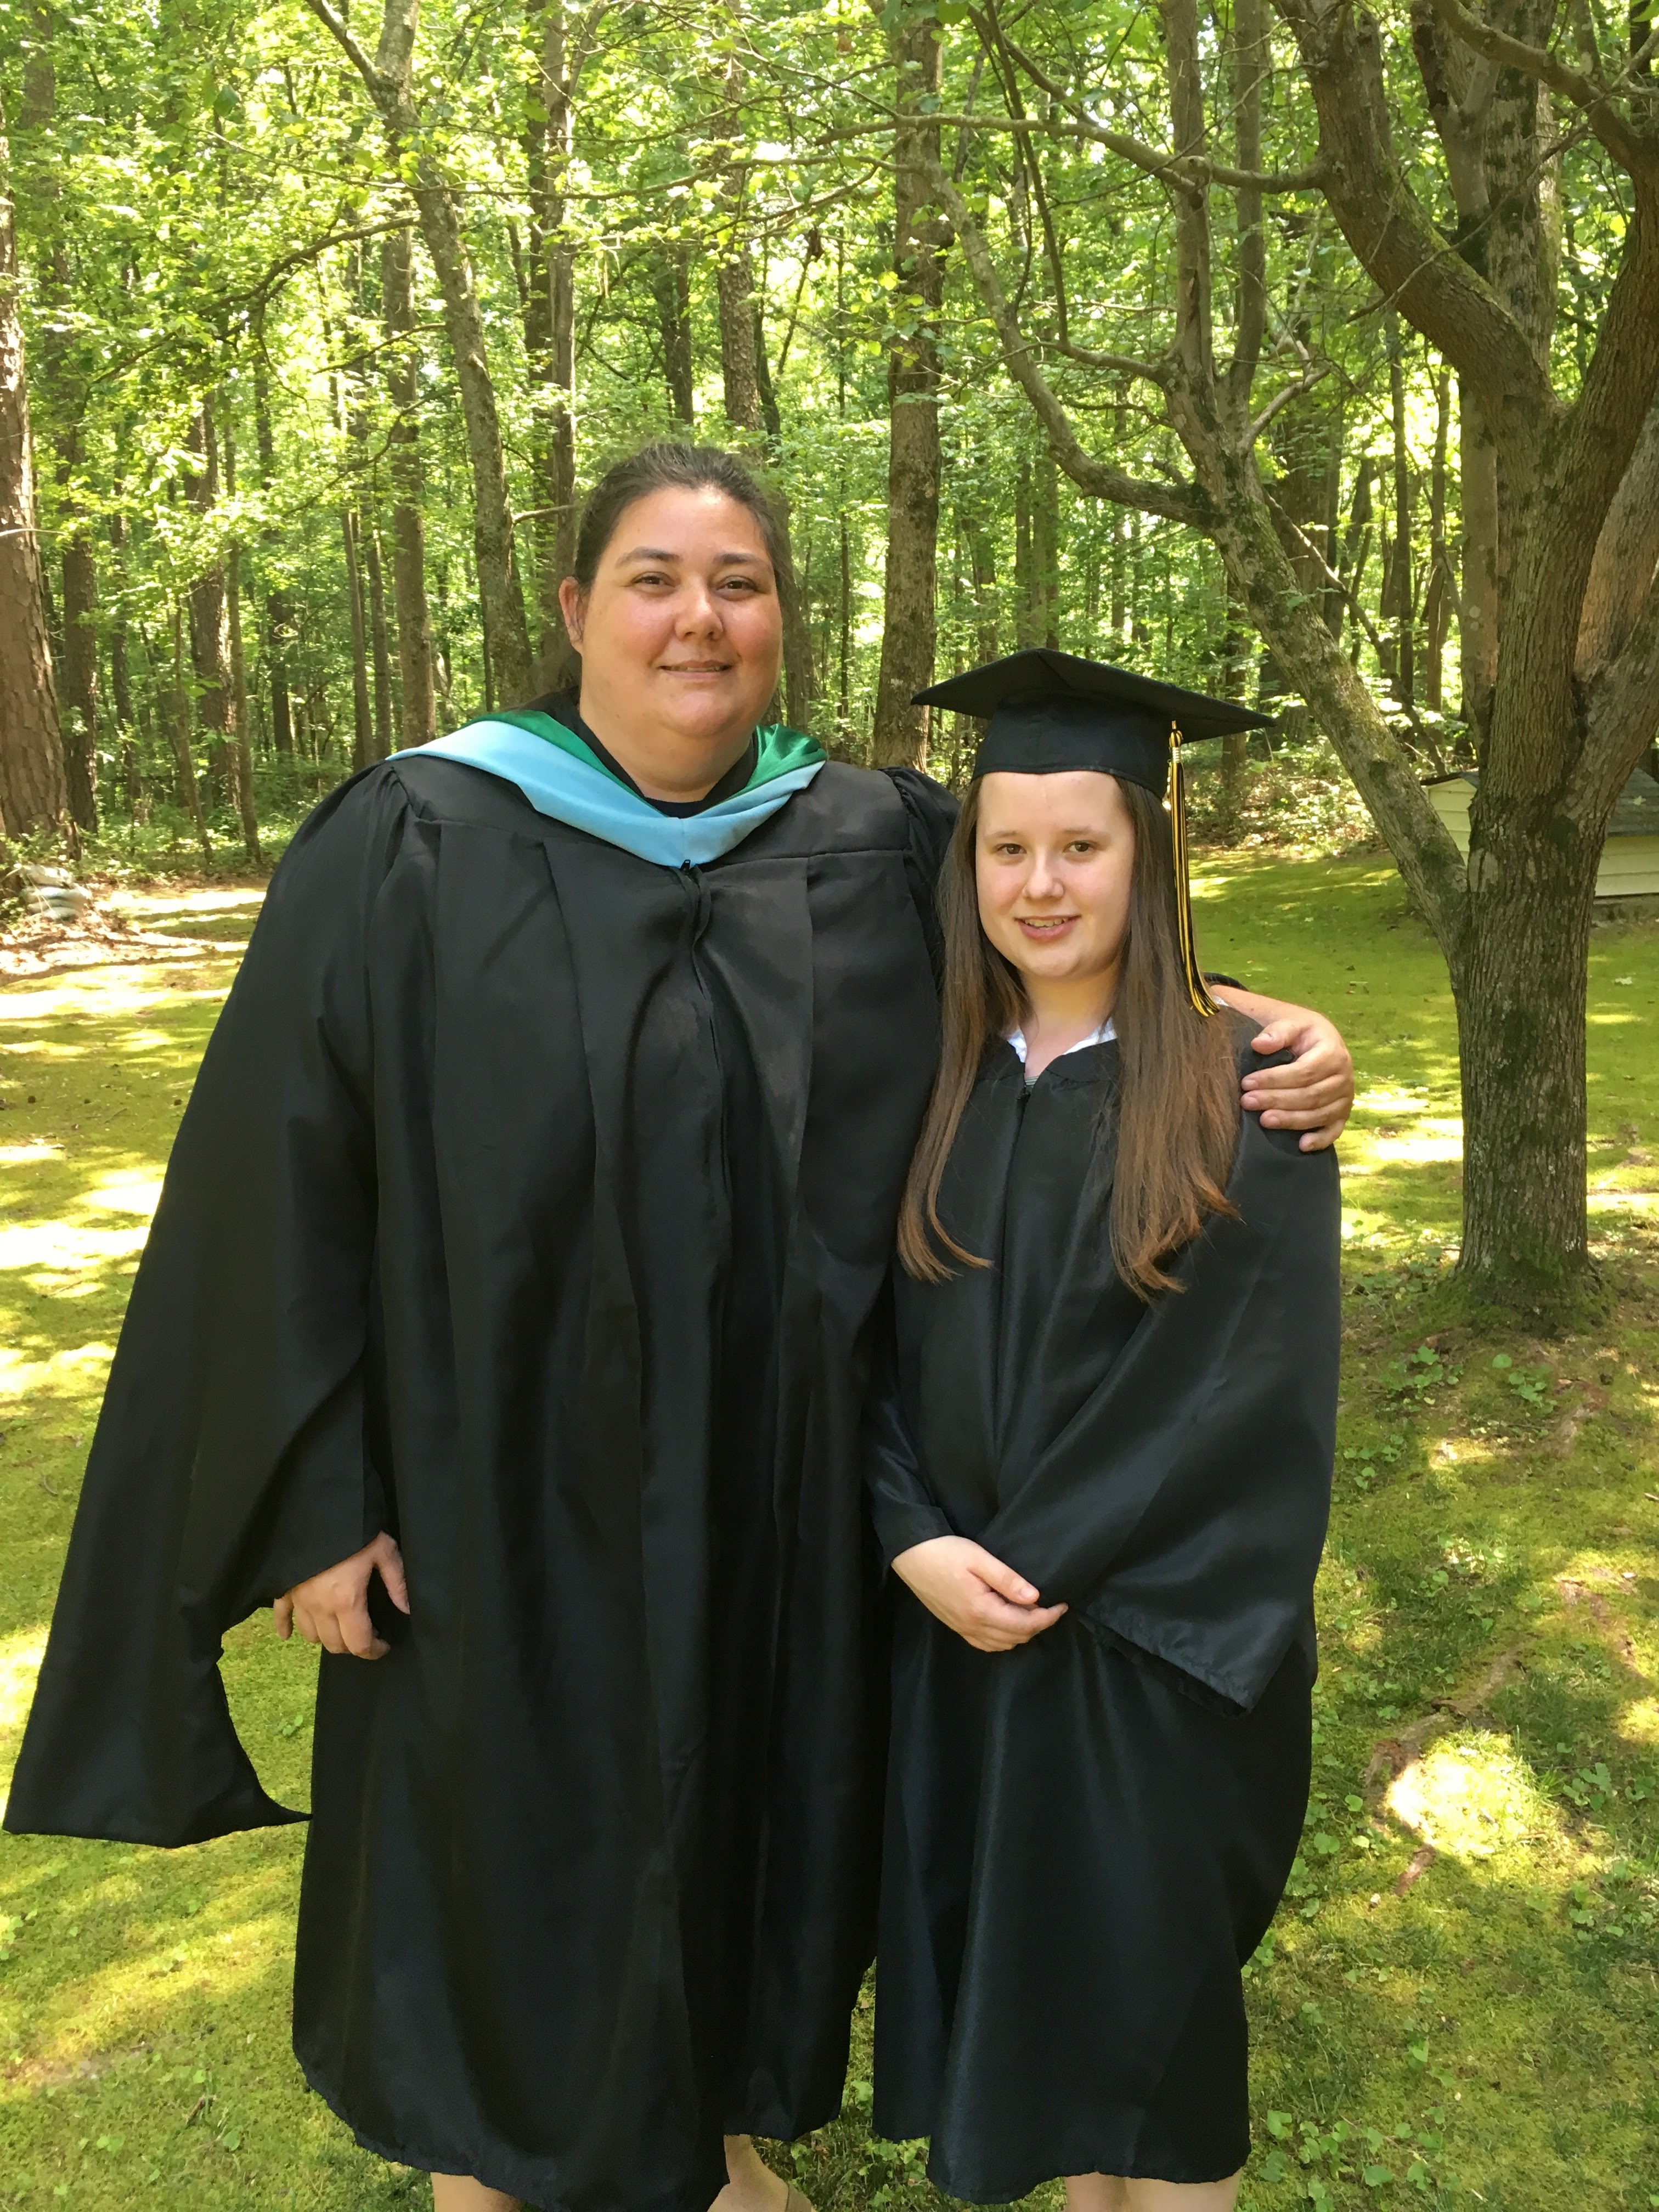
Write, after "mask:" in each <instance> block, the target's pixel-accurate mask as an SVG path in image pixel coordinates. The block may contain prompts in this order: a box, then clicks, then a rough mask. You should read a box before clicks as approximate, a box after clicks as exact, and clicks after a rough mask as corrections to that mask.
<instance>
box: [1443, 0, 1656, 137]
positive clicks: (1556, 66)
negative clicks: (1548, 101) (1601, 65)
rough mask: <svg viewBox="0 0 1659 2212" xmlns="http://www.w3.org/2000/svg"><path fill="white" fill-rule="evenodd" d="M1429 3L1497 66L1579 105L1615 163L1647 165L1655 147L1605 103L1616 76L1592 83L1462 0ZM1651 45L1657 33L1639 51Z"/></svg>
mask: <svg viewBox="0 0 1659 2212" xmlns="http://www.w3.org/2000/svg"><path fill="white" fill-rule="evenodd" d="M1432 5H1433V8H1434V10H1435V13H1436V14H1437V15H1438V16H1439V17H1440V19H1441V21H1443V23H1444V24H1445V25H1446V26H1447V27H1448V28H1449V30H1452V31H1455V33H1456V34H1457V36H1458V37H1459V38H1460V39H1461V40H1462V41H1463V44H1464V45H1465V46H1470V47H1473V48H1474V52H1476V53H1478V54H1484V55H1485V56H1486V59H1487V60H1488V61H1490V62H1495V63H1497V64H1498V67H1499V68H1500V69H1512V70H1520V72H1521V73H1522V76H1530V77H1535V78H1536V79H1537V80H1538V82H1540V83H1541V84H1547V85H1548V86H1549V88H1550V89H1551V91H1552V92H1559V94H1561V96H1562V98H1563V99H1564V100H1571V102H1572V104H1573V106H1575V107H1582V108H1583V111H1584V112H1585V114H1586V115H1587V116H1588V117H1589V121H1590V127H1591V129H1592V130H1593V131H1595V135H1596V137H1598V138H1599V139H1600V140H1601V143H1602V144H1603V145H1604V146H1605V147H1606V148H1607V151H1608V153H1609V154H1611V155H1612V156H1613V160H1614V161H1617V162H1618V163H1619V164H1620V167H1623V168H1626V169H1629V170H1630V171H1631V172H1632V173H1634V172H1635V171H1636V170H1637V169H1638V167H1643V166H1644V165H1651V164H1652V162H1653V161H1654V159H1655V149H1653V148H1652V147H1650V145H1649V144H1648V143H1646V142H1645V141H1644V139H1642V138H1641V137H1638V135H1637V133H1636V132H1635V131H1632V129H1631V127H1630V125H1628V124H1627V123H1626V121H1625V119H1624V118H1623V117H1622V116H1621V115H1620V114H1619V113H1617V112H1616V111H1615V110H1614V109H1613V108H1612V107H1611V106H1609V102H1610V101H1611V100H1612V99H1613V94H1614V93H1615V91H1616V90H1617V89H1618V88H1619V86H1620V83H1622V82H1623V80H1622V79H1617V80H1615V82H1614V83H1613V84H1612V85H1601V84H1597V83H1595V81H1594V80H1593V79H1592V78H1589V77H1587V76H1583V74H1582V73H1581V72H1580V71H1579V70H1576V69H1569V68H1568V67H1567V65H1566V64H1565V62H1561V61H1558V60H1557V59H1556V58H1555V56H1554V55H1553V54H1552V53H1549V52H1547V51H1546V50H1545V49H1544V48H1543V47H1542V46H1528V43H1527V42H1526V40H1524V39H1514V38H1511V37H1510V34H1509V33H1508V32H1507V31H1500V30H1498V28H1497V27H1495V26H1494V25H1492V24H1491V23H1483V22H1482V21H1481V20H1480V17H1479V16H1478V15H1470V13H1469V11H1468V9H1467V8H1466V7H1464V6H1463V4H1462V0H1432ZM1656 46H1659V33H1655V34H1654V36H1653V37H1651V38H1650V39H1648V40H1646V42H1645V44H1644V47H1643V50H1642V54H1647V53H1649V52H1651V51H1652V50H1653V49H1654V48H1655V47H1656ZM1642 54H1638V55H1635V56H1632V62H1631V67H1632V69H1634V68H1635V67H1636V66H1637V65H1638V64H1639V62H1640V60H1641V59H1642Z"/></svg>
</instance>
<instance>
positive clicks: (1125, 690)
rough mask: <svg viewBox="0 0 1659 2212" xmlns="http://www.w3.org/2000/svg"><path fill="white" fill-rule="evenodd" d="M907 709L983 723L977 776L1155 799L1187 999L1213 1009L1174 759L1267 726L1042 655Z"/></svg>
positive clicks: (1140, 680)
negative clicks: (1109, 781)
mask: <svg viewBox="0 0 1659 2212" xmlns="http://www.w3.org/2000/svg"><path fill="white" fill-rule="evenodd" d="M911 703H912V704H913V705H915V706H918V707H922V706H927V707H945V708H950V709H951V711H953V712H954V713H956V714H980V715H983V716H985V717H987V719H988V720H989V723H990V727H989V728H988V729H987V732H986V733H985V739H984V742H983V744H981V746H980V749H979V751H978V753H977V755H976V756H975V761H974V774H975V776H981V775H994V774H995V773H997V772H999V771H1002V772H1006V773H1012V774H1013V775H1059V774H1061V773H1063V772H1064V771H1066V770H1067V769H1098V770H1100V771H1101V772H1102V773H1103V774H1105V775H1116V776H1124V777H1127V780H1128V781H1130V782H1131V783H1138V784H1139V785H1141V786H1142V787H1144V788H1145V789H1146V790H1147V791H1150V792H1152V793H1154V794H1155V795H1157V796H1158V797H1160V798H1161V799H1163V801H1164V806H1165V807H1166V808H1167V810H1168V811H1169V815H1170V834H1171V836H1172V837H1173V839H1174V842H1175V872H1176V921H1177V924H1178V927H1179V929H1180V933H1181V951H1182V963H1183V965H1184V966H1185V969H1186V971H1187V990H1188V996H1189V997H1190V998H1191V1000H1192V1002H1193V1005H1194V1007H1196V1009H1197V1010H1198V1012H1200V1014H1212V1013H1213V1012H1215V1001H1214V1000H1212V998H1211V996H1210V994H1209V992H1208V990H1207V989H1206V987H1205V983H1204V977H1203V974H1202V972H1201V971H1200V968H1199V964H1198V955H1197V952H1196V951H1195V949H1194V944H1193V915H1192V902H1191V897H1190V894H1189V890H1188V864H1187V803H1186V794H1185V792H1184V790H1183V787H1182V769H1181V755H1182V748H1183V746H1185V745H1189V744H1201V743H1202V741H1203V740H1204V739H1205V738H1225V737H1226V736H1227V735H1229V734H1230V732H1232V731H1235V730H1263V729H1267V728H1268V727H1270V726H1271V723H1272V717H1271V716H1270V715H1267V714H1256V713H1255V711H1254V710H1253V709H1252V708H1249V707H1237V706H1234V705H1233V704H1232V703H1231V702H1230V701H1228V700H1225V699H1210V698H1206V696H1205V695H1204V694H1203V692H1201V691H1183V690H1182V688H1181V686H1180V685H1179V684H1160V683H1158V681H1157V680H1156V679H1155V678H1152V677H1150V676H1137V675H1136V674H1134V673H1133V671H1132V670H1129V669H1127V668H1113V667H1110V666H1109V665H1107V663H1106V662H1104V661H1101V660H1080V659H1079V658H1078V657H1077V655H1076V654H1075V653H1056V652H1055V651H1054V649H1053V648H1052V647H1048V646H1042V645H1038V646H1031V647H1029V648H1028V649H1027V650H1026V651H1025V652H1024V653H1010V654H1009V655H1008V656H1007V658H1006V659H1004V660H993V661H989V662H987V664H986V665H985V666H984V667H983V668H970V669H969V670H968V671H967V672H966V674H965V675H962V676H952V677H951V678H947V680H946V681H945V683H943V684H929V685H928V687H927V690H925V691H918V692H917V693H916V694H915V697H914V699H913V701H912V702H911Z"/></svg>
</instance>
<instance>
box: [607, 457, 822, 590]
mask: <svg viewBox="0 0 1659 2212" xmlns="http://www.w3.org/2000/svg"><path fill="white" fill-rule="evenodd" d="M659 491H718V492H723V493H724V494H725V495H726V498H727V499H730V500H735V501H736V502H737V504H738V506H739V507H746V508H747V509H748V511H749V513H750V514H752V515H753V516H754V518H755V526H756V528H757V530H758V531H759V532H760V534H761V537H762V539H763V542H764V544H765V546H766V550H767V555H768V556H769V559H770V561H771V563H772V566H773V568H774V569H781V567H782V548H781V542H780V539H779V537H778V525H777V518H776V517H775V514H774V513H773V512H772V507H771V505H770V503H769V501H768V499H767V496H766V493H765V491H764V490H763V488H762V486H761V484H760V483H759V480H758V479H757V477H755V475H754V474H753V472H752V471H750V468H749V465H748V464H747V463H746V462H745V461H744V460H742V459H739V457H738V455H737V454H736V453H726V452H724V451H723V450H722V449H721V448H720V447H718V446H685V445H680V444H678V443H676V442H675V441H672V440H670V439H664V440H662V441H659V443H657V444H656V445H652V446H646V447H641V450H640V452H638V453H635V454H633V455H631V456H630V457H629V459H627V460H625V461H617V463H615V465H613V466H612V467H611V468H608V469H607V470H606V471H605V474H604V475H603V476H602V477H600V478H599V482H598V483H596V484H595V485H594V487H593V489H592V491H591V492H589V494H588V495H587V500H586V504H585V506H584V507H583V508H582V519H581V524H580V528H579V529H578V531H577V532H576V554H575V559H574V562H573V563H572V574H574V577H575V579H576V581H577V583H578V584H579V585H580V586H581V588H582V590H583V591H584V592H591V591H592V588H593V579H594V577H595V576H597V575H598V574H599V562H601V561H602V560H603V559H604V557H605V548H606V547H607V546H608V545H609V544H610V543H611V539H612V538H614V537H615V536H616V534H617V524H618V523H619V522H620V521H621V520H622V519H623V514H624V513H626V512H627V510H628V509H629V507H632V506H633V504H634V502H635V500H641V499H649V498H650V496H651V495H652V494H653V492H659Z"/></svg>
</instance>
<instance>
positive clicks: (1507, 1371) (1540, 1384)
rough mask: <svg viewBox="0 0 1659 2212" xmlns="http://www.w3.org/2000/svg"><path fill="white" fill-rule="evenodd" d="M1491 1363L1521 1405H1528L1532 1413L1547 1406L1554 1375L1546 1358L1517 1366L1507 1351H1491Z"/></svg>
mask: <svg viewBox="0 0 1659 2212" xmlns="http://www.w3.org/2000/svg"><path fill="white" fill-rule="evenodd" d="M1492 1366H1493V1368H1494V1370H1496V1371H1497V1373H1498V1376H1500V1377H1501V1378H1502V1380H1503V1381H1504V1383H1507V1384H1508V1385H1509V1387H1510V1389H1511V1390H1512V1391H1513V1392H1514V1394H1515V1395H1516V1398H1517V1399H1518V1400H1519V1401H1520V1402H1521V1404H1522V1405H1523V1406H1528V1407H1531V1408H1532V1410H1533V1411H1534V1413H1541V1412H1542V1411H1543V1410H1544V1409H1545V1408H1546V1407H1547V1406H1548V1404H1549V1402H1550V1386H1551V1384H1552V1383H1553V1380H1554V1376H1553V1370H1552V1369H1551V1367H1550V1365H1549V1363H1548V1361H1547V1360H1542V1361H1540V1362H1539V1363H1538V1364H1537V1365H1535V1366H1532V1367H1517V1366H1516V1364H1515V1362H1514V1360H1513V1359H1511V1358H1510V1355H1509V1353H1508V1352H1494V1353H1493V1355H1492Z"/></svg>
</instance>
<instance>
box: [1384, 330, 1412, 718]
mask: <svg viewBox="0 0 1659 2212" xmlns="http://www.w3.org/2000/svg"><path fill="white" fill-rule="evenodd" d="M1386 328H1387V333H1388V349H1389V416H1390V420H1391V423H1392V428H1393V434H1394V538H1393V545H1392V550H1391V552H1390V555H1389V573H1388V582H1387V587H1386V589H1385V591H1384V592H1383V620H1384V622H1385V623H1386V624H1387V625H1388V631H1387V636H1388V641H1389V647H1390V653H1391V657H1392V665H1391V666H1388V667H1385V670H1384V673H1385V674H1386V675H1387V676H1388V677H1389V680H1390V681H1391V683H1392V684H1393V685H1394V687H1395V698H1396V699H1398V700H1399V702H1400V703H1401V706H1404V707H1409V706H1412V705H1413V704H1415V702H1416V698H1417V649H1416V642H1415V640H1414V639H1413V635H1412V616H1413V610H1414V607H1415V605H1416V594H1415V591H1414V589H1413V579H1412V477H1411V462H1410V459H1409V456H1408V454H1407V447H1406V365H1405V362H1404V360H1403V359H1402V358H1401V348H1400V319H1399V317H1398V316H1397V315H1395V314H1393V313H1390V314H1389V316H1388V317H1387V319H1386Z"/></svg>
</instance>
